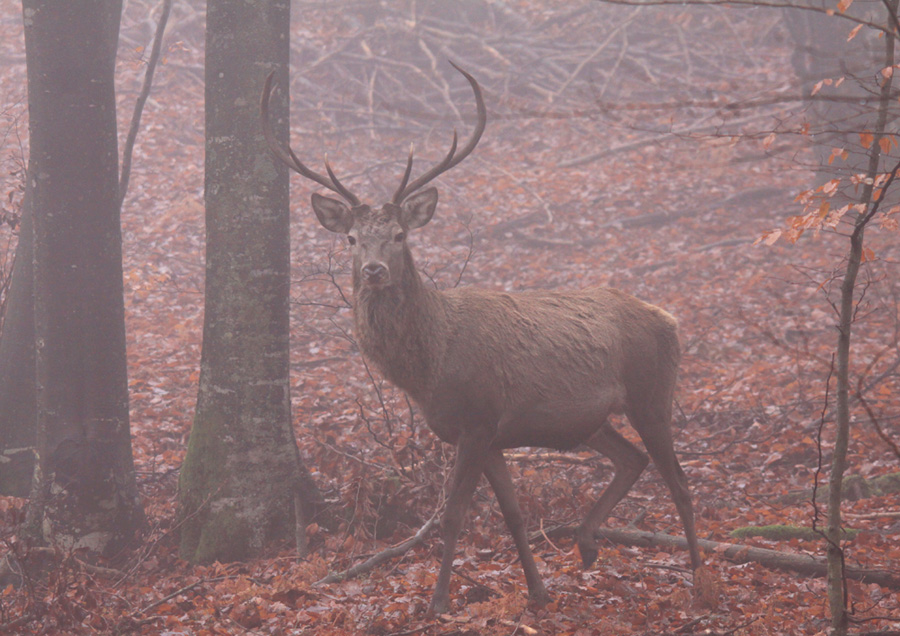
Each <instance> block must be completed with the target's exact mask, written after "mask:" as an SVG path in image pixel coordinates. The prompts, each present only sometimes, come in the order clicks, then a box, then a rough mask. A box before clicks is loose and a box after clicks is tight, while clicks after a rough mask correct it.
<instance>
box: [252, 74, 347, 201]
mask: <svg viewBox="0 0 900 636" xmlns="http://www.w3.org/2000/svg"><path fill="white" fill-rule="evenodd" d="M274 77H275V71H272V72H271V73H269V75H268V77H266V83H265V85H264V86H263V92H262V98H261V99H260V104H259V111H260V120H261V121H262V129H263V136H264V137H265V138H266V143H267V144H268V145H269V148H270V149H271V151H272V153H273V154H274V155H275V156H276V157H278V159H279V160H280V161H281V162H282V163H283V164H285V165H286V166H287V167H288V168H290V169H291V170H293V171H294V172H296V173H298V174H300V175H302V176H304V177H306V178H307V179H310V180H311V181H315V182H316V183H318V184H319V185H321V186H324V187H326V188H328V189H329V190H331V191H332V192H335V193H337V194H339V195H341V196H342V197H344V198H345V199H346V200H347V202H348V203H350V205H353V206H357V205H359V199H357V198H356V197H355V196H354V195H353V193H352V192H350V191H349V190H348V189H347V188H345V187H344V186H343V184H341V182H340V181H338V179H337V177H336V176H334V173H333V172H332V171H331V168H330V167H329V166H328V161H327V160H326V162H325V168H326V169H327V170H328V175H329V176H328V177H326V176H324V175H321V174H319V173H318V172H316V171H314V170H311V169H309V168H307V167H306V165H305V164H304V163H303V162H302V161H300V159H299V158H297V155H296V154H294V150H293V149H292V148H291V147H290V145H289V146H288V147H287V152H285V151H284V149H283V148H282V147H281V146H279V145H278V142H277V141H276V140H275V133H274V132H272V124H271V122H270V120H269V98H270V97H271V96H272V88H273V86H272V79H273V78H274ZM329 177H330V178H329Z"/></svg>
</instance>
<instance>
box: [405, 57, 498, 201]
mask: <svg viewBox="0 0 900 636" xmlns="http://www.w3.org/2000/svg"><path fill="white" fill-rule="evenodd" d="M450 64H451V66H453V68H455V69H456V70H457V71H459V72H460V73H462V74H463V77H465V78H466V79H467V80H469V84H470V85H471V86H472V91H473V92H474V93H475V105H476V106H477V108H478V123H477V124H476V125H475V130H474V131H473V132H472V136H471V137H470V138H469V141H468V142H466V145H465V146H463V148H462V150H460V151H459V154H458V155H457V154H455V153H456V142H457V136H456V131H455V130H454V131H453V142H452V143H451V144H450V151H449V152H448V153H447V156H445V157H444V158H443V159H442V160H441V162H440V163H438V164H436V165H434V166H433V167H432V168H431V170H429V171H428V172H426V173H425V174H423V175H422V176H421V177H419V178H418V179H416V180H415V181H413V182H412V183H410V184H409V185H407V181H409V174H410V172H412V162H413V153H412V148H410V151H409V159H408V160H407V162H406V171H405V173H404V175H403V180H402V181H401V183H400V187H399V188H397V191H396V192H395V193H394V198H393V199H392V201H393V203H394V204H395V205H400V203H402V202H403V199H405V198H406V197H408V196H409V195H410V194H412V193H413V192H415V191H416V190H418V189H419V188H421V187H422V186H424V185H425V184H426V183H428V182H429V181H431V180H432V179H434V178H435V177H437V176H438V175H440V174H442V173H444V172H447V170H449V169H450V168H452V167H453V166H455V165H456V164H458V163H459V162H460V161H462V160H463V159H465V158H466V157H468V156H469V155H470V154H471V153H472V151H473V150H475V146H477V145H478V141H479V140H480V139H481V134H482V133H483V132H484V127H485V125H486V124H487V109H486V108H485V107H484V97H483V96H482V94H481V87H480V86H479V85H478V82H477V81H475V78H474V77H472V76H471V75H469V74H468V73H467V72H465V71H464V70H462V69H461V68H460V67H458V66H457V65H456V64H454V63H453V61H450Z"/></svg>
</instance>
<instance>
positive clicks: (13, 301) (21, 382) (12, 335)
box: [0, 188, 37, 497]
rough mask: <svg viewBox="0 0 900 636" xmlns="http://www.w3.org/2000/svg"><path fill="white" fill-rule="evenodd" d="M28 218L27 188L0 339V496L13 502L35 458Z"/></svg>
mask: <svg viewBox="0 0 900 636" xmlns="http://www.w3.org/2000/svg"><path fill="white" fill-rule="evenodd" d="M31 217H32V213H31V188H27V189H26V191H25V201H24V202H23V205H22V222H21V225H20V227H19V243H18V246H17V248H16V260H15V263H14V265H13V271H12V281H11V282H10V287H9V296H8V301H7V305H6V315H5V316H4V318H3V332H2V334H0V453H2V460H0V495H9V496H12V497H27V496H28V493H29V492H30V491H31V479H32V476H33V475H34V459H35V457H36V449H35V447H34V444H35V436H34V424H35V421H36V418H37V411H36V409H37V405H36V404H35V386H34V280H33V279H34V273H33V272H34V269H33V268H32V264H33V263H32V259H33V250H32V223H31Z"/></svg>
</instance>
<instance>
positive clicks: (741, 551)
mask: <svg viewBox="0 0 900 636" xmlns="http://www.w3.org/2000/svg"><path fill="white" fill-rule="evenodd" d="M596 536H597V537H598V538H599V537H602V538H604V539H607V540H609V541H612V542H613V543H619V544H622V545H632V546H640V547H649V546H655V547H667V548H678V549H679V550H687V541H686V540H685V539H684V537H675V536H672V535H668V534H662V533H659V532H644V531H642V530H613V529H611V528H601V529H600V530H598V531H597V534H596ZM698 543H699V544H700V549H701V550H704V551H705V552H707V553H714V554H718V555H720V556H721V557H722V558H724V559H727V560H728V561H731V562H732V563H750V562H753V563H759V564H760V565H762V566H764V567H767V568H771V569H774V570H786V571H790V572H797V573H798V574H805V575H807V576H815V577H824V576H825V575H826V572H825V568H826V563H825V558H824V557H817V556H813V555H811V554H798V553H795V552H780V551H778V550H770V549H768V548H755V547H752V546H747V545H741V544H736V543H721V542H719V541H710V540H708V539H700V540H699V541H698ZM844 573H845V575H846V577H847V578H848V579H852V580H854V581H860V582H862V583H877V584H878V585H881V586H883V587H886V588H890V589H892V590H900V574H897V573H895V572H889V571H887V570H872V569H867V568H858V567H853V566H851V565H847V566H846V567H845V569H844Z"/></svg>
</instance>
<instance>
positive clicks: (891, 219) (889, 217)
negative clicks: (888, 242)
mask: <svg viewBox="0 0 900 636" xmlns="http://www.w3.org/2000/svg"><path fill="white" fill-rule="evenodd" d="M898 216H900V206H898V205H895V206H894V207H892V208H891V209H890V210H888V211H886V212H884V213H883V214H881V215H879V217H878V227H880V228H881V229H882V230H888V231H891V232H895V231H897V229H898V228H900V223H898V221H897V217H898Z"/></svg>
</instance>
